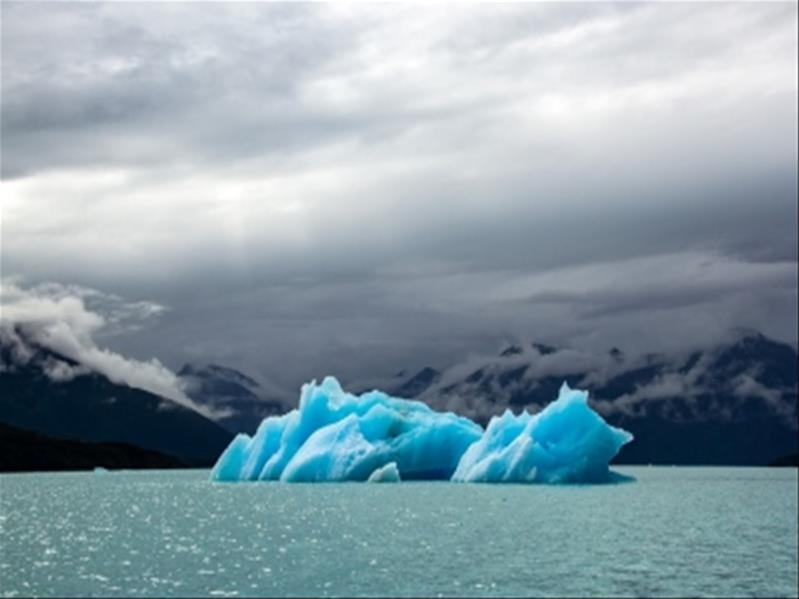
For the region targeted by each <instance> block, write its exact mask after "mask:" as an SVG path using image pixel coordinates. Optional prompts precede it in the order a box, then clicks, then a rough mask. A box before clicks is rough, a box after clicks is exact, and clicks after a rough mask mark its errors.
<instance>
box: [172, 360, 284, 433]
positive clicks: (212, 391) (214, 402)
mask: <svg viewBox="0 0 799 599" xmlns="http://www.w3.org/2000/svg"><path fill="white" fill-rule="evenodd" d="M177 374H178V377H180V379H181V381H182V382H183V384H184V388H185V390H186V393H187V394H188V396H189V397H191V399H192V400H193V401H194V402H195V403H196V404H198V405H200V406H204V407H206V408H209V409H210V410H211V411H212V412H214V413H216V414H218V416H217V418H216V421H217V422H218V423H219V424H220V425H222V426H223V427H225V428H226V429H227V430H229V431H231V432H233V433H239V432H245V433H252V432H253V431H254V430H255V429H256V428H257V427H258V425H259V424H260V423H261V420H263V419H264V418H266V417H267V416H271V415H273V414H281V413H283V412H284V411H286V408H285V407H284V405H283V404H282V403H281V402H280V401H279V400H276V399H269V398H267V397H266V396H265V395H266V393H265V391H264V389H263V388H262V387H261V385H259V384H258V382H257V381H255V379H253V378H250V377H249V376H247V375H245V374H243V373H241V372H239V371H238V370H234V369H233V368H228V367H226V366H219V365H217V364H203V365H198V364H185V365H184V366H183V367H182V368H181V369H180V370H179V371H178V373H177Z"/></svg>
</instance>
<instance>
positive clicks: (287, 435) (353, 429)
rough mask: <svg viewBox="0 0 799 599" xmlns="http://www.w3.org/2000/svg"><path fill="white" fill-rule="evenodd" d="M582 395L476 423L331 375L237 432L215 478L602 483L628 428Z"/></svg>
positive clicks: (563, 394) (564, 391)
mask: <svg viewBox="0 0 799 599" xmlns="http://www.w3.org/2000/svg"><path fill="white" fill-rule="evenodd" d="M587 399H588V394H587V393H585V392H583V391H573V390H571V389H569V387H568V386H567V385H565V384H564V386H563V387H562V388H561V391H560V395H559V397H558V399H557V400H556V401H554V402H552V403H551V404H550V405H549V406H547V407H546V408H545V409H544V410H543V411H542V412H540V413H538V414H535V415H531V414H528V413H527V412H523V413H522V414H520V415H518V416H516V415H514V414H513V413H511V412H510V411H506V412H505V414H503V415H502V416H500V417H495V418H493V419H492V420H491V422H490V423H489V425H488V427H487V429H486V430H485V431H484V430H483V429H482V427H480V426H479V425H478V424H476V423H474V422H472V421H471V420H469V419H468V418H464V417H461V416H457V415H456V414H453V413H452V412H447V413H441V412H436V411H435V410H433V409H431V408H430V407H429V406H427V405H426V404H424V403H422V402H420V401H413V400H406V399H400V398H395V397H390V396H389V395H386V394H385V393H382V392H381V391H370V392H368V393H364V394H363V395H360V396H355V395H352V394H350V393H347V392H345V391H344V390H343V389H342V388H341V385H339V383H338V381H337V380H336V379H335V378H333V377H326V378H325V379H324V380H323V381H322V383H321V384H320V385H317V384H316V381H314V382H311V383H309V384H306V385H303V387H302V392H301V396H300V405H299V408H298V409H296V410H292V411H291V412H289V413H287V414H284V415H283V416H277V417H270V418H267V419H265V420H264V421H263V422H262V423H261V425H260V426H259V427H258V430H257V431H256V433H255V434H254V435H253V436H252V437H250V436H249V435H244V434H240V435H237V436H236V437H235V438H234V439H233V441H232V442H231V443H230V445H229V446H228V447H227V449H225V451H224V452H223V453H222V455H221V456H220V457H219V460H218V461H217V463H216V465H215V466H214V468H213V470H212V472H211V479H212V480H215V481H255V480H280V481H284V482H322V481H367V480H368V481H371V482H399V480H400V479H402V480H455V481H463V482H542V483H580V482H607V481H610V480H615V479H617V477H618V475H614V473H612V472H611V471H610V470H609V468H608V464H609V462H610V460H612V459H613V457H614V456H615V455H616V454H617V453H618V451H619V449H621V447H622V446H623V445H624V444H625V443H628V442H629V441H630V440H632V435H630V433H628V432H626V431H624V430H621V429H618V428H614V427H611V426H609V425H608V424H607V423H606V422H605V421H604V420H603V419H602V417H601V416H599V414H597V413H596V412H594V411H593V410H592V409H591V408H590V406H589V405H588V402H587Z"/></svg>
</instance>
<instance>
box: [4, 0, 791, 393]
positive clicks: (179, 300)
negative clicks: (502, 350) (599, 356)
mask: <svg viewBox="0 0 799 599" xmlns="http://www.w3.org/2000/svg"><path fill="white" fill-rule="evenodd" d="M797 126H798V125H797V4H796V3H795V2H790V3H784V4H780V3H750V4H745V3H730V4H726V3H711V4H693V3H680V4H662V3H661V4H630V3H624V4H599V3H592V4H577V3H566V4H554V3H544V4H536V5H528V4H503V5H498V4H485V5H479V4H468V5H466V4H464V5H458V4H448V5H438V6H423V5H419V4H417V5H397V4H390V5H388V4H381V5H362V4H356V5H347V4H340V5H322V4H293V3H292V4H265V3H233V4H228V5H217V4H210V3H194V4H185V3H164V4H158V3H142V4H133V3H117V4H93V3H80V4H66V3H57V4H45V3H13V2H5V1H4V2H3V4H2V176H3V192H2V193H3V206H2V274H3V276H4V277H14V279H13V280H14V281H15V283H14V284H15V286H19V288H17V287H15V289H17V292H18V291H19V289H21V288H24V287H25V286H26V285H27V286H33V285H36V284H41V283H44V282H53V283H60V284H62V285H79V286H81V287H82V288H84V289H85V288H89V289H93V290H96V293H97V295H95V296H93V297H101V294H113V297H115V298H117V299H119V298H126V299H127V300H129V301H131V302H134V303H135V302H147V304H146V305H148V306H149V305H153V306H159V308H157V309H156V310H155V312H154V314H157V318H150V317H149V316H148V319H147V323H146V325H145V326H135V327H129V328H126V329H124V330H117V329H113V327H112V330H109V331H105V332H103V331H99V332H97V333H96V334H97V335H99V337H100V341H101V342H102V345H103V346H106V347H111V348H113V349H115V350H116V351H120V352H122V353H125V354H130V355H133V356H135V357H137V358H139V359H143V360H146V359H150V358H152V357H157V358H159V359H160V360H161V361H163V362H164V363H165V364H167V365H168V366H170V367H172V368H176V367H179V366H180V364H181V363H182V362H183V361H186V360H195V361H216V362H219V363H222V364H227V365H231V366H234V367H239V368H241V369H243V370H244V371H246V372H249V373H252V374H255V375H257V376H261V377H266V378H268V379H269V380H271V381H274V382H275V383H276V384H278V385H280V386H284V387H287V388H296V387H297V386H298V385H299V383H300V382H301V381H303V380H307V379H310V378H311V377H319V376H321V375H324V374H337V375H339V376H341V377H342V378H344V379H347V378H352V377H366V376H378V375H382V374H385V373H390V372H393V371H396V370H398V369H399V368H403V367H411V368H413V367H416V366H420V365H423V364H432V365H434V366H445V365H448V364H451V363H452V362H454V361H456V360H458V359H461V358H463V357H464V356H466V355H467V354H469V353H471V352H492V351H495V350H496V349H497V348H498V347H500V346H501V345H502V344H503V343H504V342H506V341H508V340H512V339H513V338H515V337H517V336H518V337H522V338H533V339H539V340H541V341H545V342H549V343H555V344H567V345H570V346H572V347H576V346H580V347H588V348H596V349H599V348H607V347H610V346H612V345H617V346H620V347H622V348H624V349H625V350H627V351H628V352H636V351H653V350H655V351H658V350H669V351H671V350H675V349H680V348H684V347H688V346H694V345H697V344H705V343H711V342H713V341H714V340H717V339H719V338H720V337H721V336H723V335H724V334H725V332H726V331H727V330H729V329H730V328H731V327H738V326H747V327H754V328H757V329H759V330H761V331H763V332H765V333H767V334H769V335H771V336H774V337H776V338H779V339H783V340H787V341H792V342H795V341H796V335H797V224H796V219H797ZM40 289H41V288H40ZM59 289H61V290H62V291H63V289H64V288H63V287H59ZM84 296H85V297H88V296H89V295H87V294H86V293H84ZM135 305H139V304H135ZM141 305H145V304H141ZM98 343H99V342H98Z"/></svg>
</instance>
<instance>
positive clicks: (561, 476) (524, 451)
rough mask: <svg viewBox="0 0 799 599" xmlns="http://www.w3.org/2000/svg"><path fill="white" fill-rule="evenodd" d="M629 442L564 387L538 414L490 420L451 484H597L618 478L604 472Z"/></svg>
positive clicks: (624, 433) (583, 399)
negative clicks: (454, 482)
mask: <svg viewBox="0 0 799 599" xmlns="http://www.w3.org/2000/svg"><path fill="white" fill-rule="evenodd" d="M632 438H633V436H632V435H631V434H630V433H628V432H627V431H625V430H622V429H619V428H615V427H612V426H609V425H608V424H607V423H606V422H605V421H604V420H603V419H602V417H601V416H600V415H599V414H597V413H596V412H594V411H593V410H592V409H591V407H590V406H589V405H588V393H586V392H585V391H577V390H572V389H570V388H569V386H568V385H567V384H566V383H564V384H563V386H562V387H561V389H560V394H559V395H558V398H557V400H555V401H554V402H552V403H551V404H549V405H548V406H547V407H546V408H544V409H543V410H542V411H541V412H539V413H538V414H534V415H531V414H529V413H527V412H526V411H525V412H522V413H521V414H519V415H518V416H516V415H514V414H513V413H512V412H511V411H510V410H507V411H505V413H504V414H503V415H502V416H499V417H494V418H492V419H491V422H489V423H488V428H487V429H486V431H485V433H484V434H483V436H482V437H481V438H480V440H479V441H477V442H476V443H474V444H472V445H471V446H470V447H469V449H467V450H466V453H464V454H463V457H462V458H461V460H460V462H459V464H458V468H457V470H456V471H455V473H454V474H453V475H452V480H455V481H463V482H494V483H499V482H502V483H507V482H540V483H599V482H608V481H611V480H620V479H621V478H622V477H621V476H620V475H617V474H615V473H613V472H611V471H610V470H609V468H608V464H609V463H610V461H611V460H612V459H613V458H614V457H615V456H616V454H617V453H619V450H620V449H621V448H622V446H623V445H624V444H626V443H629V442H630V441H632Z"/></svg>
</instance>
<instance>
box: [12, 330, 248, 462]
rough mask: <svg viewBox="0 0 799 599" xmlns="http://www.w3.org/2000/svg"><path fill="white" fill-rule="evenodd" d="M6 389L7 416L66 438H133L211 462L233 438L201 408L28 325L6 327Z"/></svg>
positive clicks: (20, 424)
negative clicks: (117, 378) (31, 331)
mask: <svg viewBox="0 0 799 599" xmlns="http://www.w3.org/2000/svg"><path fill="white" fill-rule="evenodd" d="M0 389H2V397H0V422H2V423H5V424H9V425H12V426H14V427H17V428H20V429H23V430H25V431H33V432H36V433H40V434H42V435H47V436H51V437H57V438H59V439H71V440H78V441H88V442H118V443H128V444H131V445H134V446H137V447H141V448H144V449H150V450H154V451H157V452H161V453H163V454H168V455H171V456H175V457H177V458H179V459H180V460H181V461H182V462H183V463H185V464H188V465H193V466H207V465H210V464H212V463H213V462H214V461H215V460H216V458H217V457H218V455H219V453H220V452H221V451H222V450H223V449H224V447H225V446H226V445H227V443H229V441H230V439H231V437H232V435H231V434H230V433H229V432H228V431H226V430H225V429H224V428H222V427H221V426H220V425H219V424H217V423H216V422H214V421H212V420H210V419H208V418H207V417H206V416H204V415H203V414H201V413H200V412H198V411H196V410H193V409H190V408H188V407H186V406H184V405H182V404H180V403H178V402H176V401H174V400H172V399H169V398H167V397H163V396H160V395H156V394H154V393H151V392H149V391H146V390H143V389H139V388H135V387H131V386H129V385H127V384H125V383H120V382H114V381H112V380H110V379H109V378H108V376H106V375H105V374H103V373H101V372H98V371H97V370H95V369H92V368H90V367H88V366H87V365H86V364H82V363H80V362H78V361H76V360H74V359H72V358H69V357H67V356H65V355H63V354H60V353H58V352H56V351H54V350H52V349H49V348H47V347H45V346H43V345H40V344H39V343H37V342H36V341H35V340H34V339H31V338H30V337H29V336H28V335H26V333H25V332H24V329H22V328H13V329H10V328H8V327H0ZM26 442H28V441H26ZM43 447H44V445H43ZM165 463H166V462H165Z"/></svg>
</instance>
